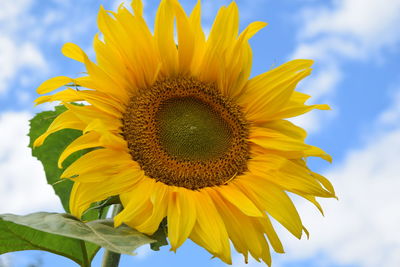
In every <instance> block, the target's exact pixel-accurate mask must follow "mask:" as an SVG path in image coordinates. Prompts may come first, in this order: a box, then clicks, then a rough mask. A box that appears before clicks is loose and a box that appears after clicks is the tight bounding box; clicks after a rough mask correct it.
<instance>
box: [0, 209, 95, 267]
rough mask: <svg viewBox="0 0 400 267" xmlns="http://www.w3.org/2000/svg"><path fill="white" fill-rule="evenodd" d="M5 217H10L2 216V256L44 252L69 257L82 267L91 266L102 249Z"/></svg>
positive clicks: (0, 246) (0, 236)
mask: <svg viewBox="0 0 400 267" xmlns="http://www.w3.org/2000/svg"><path fill="white" fill-rule="evenodd" d="M4 216H10V215H0V254H3V253H7V252H13V251H21V250H43V251H48V252H51V253H55V254H58V255H61V256H64V257H67V258H69V259H71V260H73V261H75V262H76V263H78V264H79V265H81V266H90V262H91V261H92V260H93V258H94V256H95V255H96V253H97V251H98V250H99V249H100V247H99V246H97V245H95V244H92V243H89V242H85V241H83V240H79V239H74V238H69V237H65V236H60V235H54V234H50V233H46V232H43V231H38V230H35V229H32V228H30V227H27V226H24V225H21V224H17V223H14V222H12V221H9V220H3V219H4ZM11 216H13V215H11ZM9 219H11V218H10V217H9Z"/></svg>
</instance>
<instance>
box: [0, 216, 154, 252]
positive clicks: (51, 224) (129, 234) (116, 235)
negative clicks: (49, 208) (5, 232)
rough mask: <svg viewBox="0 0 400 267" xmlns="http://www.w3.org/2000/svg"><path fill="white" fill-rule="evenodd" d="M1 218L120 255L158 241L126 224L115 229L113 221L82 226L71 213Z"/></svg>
mask: <svg viewBox="0 0 400 267" xmlns="http://www.w3.org/2000/svg"><path fill="white" fill-rule="evenodd" d="M0 218H2V219H3V220H4V221H9V222H13V223H15V224H18V225H23V226H27V227H30V228H33V229H36V230H39V231H43V232H46V233H49V234H56V235H59V236H65V237H69V238H75V239H81V240H84V241H88V242H90V243H93V244H96V245H98V246H101V247H104V248H105V249H108V250H110V251H113V252H116V253H120V254H128V255H135V254H134V253H133V250H135V249H136V248H138V247H140V246H142V245H145V244H149V243H153V242H155V240H154V239H151V238H150V237H148V236H146V235H145V234H142V233H140V232H138V231H136V230H134V229H132V228H130V227H128V226H126V225H121V226H120V227H117V228H114V226H113V221H112V220H97V221H91V222H87V223H83V222H82V221H80V220H78V219H77V218H75V217H74V216H72V215H69V214H59V213H46V212H38V213H33V214H29V215H26V216H18V215H11V214H5V215H1V216H0Z"/></svg>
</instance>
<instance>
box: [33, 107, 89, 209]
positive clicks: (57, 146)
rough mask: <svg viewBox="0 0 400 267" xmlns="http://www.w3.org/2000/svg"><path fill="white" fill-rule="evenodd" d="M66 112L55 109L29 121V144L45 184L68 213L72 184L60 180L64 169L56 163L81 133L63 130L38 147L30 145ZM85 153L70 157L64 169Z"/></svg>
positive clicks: (65, 180)
mask: <svg viewBox="0 0 400 267" xmlns="http://www.w3.org/2000/svg"><path fill="white" fill-rule="evenodd" d="M65 110H66V108H65V107H64V106H57V107H55V111H44V112H41V113H39V114H36V116H35V117H34V118H33V119H32V120H31V121H30V131H29V137H30V143H29V147H30V148H32V156H34V157H36V158H37V159H38V160H39V161H40V162H41V163H42V164H43V167H44V171H45V173H46V179H47V183H48V184H50V185H52V186H53V188H54V191H55V193H56V194H57V196H58V197H59V198H60V200H61V203H62V205H63V207H64V209H65V211H67V212H69V195H70V192H71V188H72V184H73V182H72V181H70V180H67V179H63V180H60V176H61V174H62V172H63V171H64V169H59V168H58V167H57V161H58V158H59V156H60V155H61V153H62V151H64V149H65V148H66V147H67V146H68V145H69V144H70V143H71V142H72V141H73V140H75V139H76V138H78V137H79V136H80V135H82V132H81V131H78V130H73V129H65V130H61V131H59V132H56V133H53V134H51V135H50V136H49V137H48V138H47V139H46V141H45V142H44V144H43V145H42V146H40V147H37V148H33V147H32V144H33V142H34V141H35V140H36V138H38V137H39V136H40V135H42V134H43V133H44V132H45V131H46V130H47V128H48V127H49V126H50V124H51V123H52V122H53V120H54V119H55V118H56V117H57V116H58V115H60V114H61V113H63V112H64V111H65ZM84 153H85V151H79V152H76V153H74V154H73V155H71V156H70V157H69V158H68V159H67V160H66V161H65V163H64V167H65V168H66V167H68V166H69V165H70V164H71V163H72V162H74V161H75V160H77V159H78V158H79V157H80V156H82V155H83V154H84Z"/></svg>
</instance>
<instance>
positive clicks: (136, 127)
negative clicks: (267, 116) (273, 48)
mask: <svg viewBox="0 0 400 267" xmlns="http://www.w3.org/2000/svg"><path fill="white" fill-rule="evenodd" d="M122 121H123V136H124V138H125V140H126V141H127V143H128V147H129V150H130V153H131V155H132V158H133V160H135V161H137V162H138V163H139V164H140V166H141V168H142V169H143V170H144V172H145V174H146V175H147V176H148V177H150V178H153V179H156V180H157V181H160V182H163V183H165V184H167V185H173V186H179V187H185V188H188V189H192V190H197V189H201V188H204V187H211V186H217V185H223V184H226V183H227V182H228V181H229V180H232V179H233V178H234V177H235V176H237V175H240V174H242V173H243V172H244V171H246V169H247V160H248V159H249V145H248V141H247V139H248V125H247V122H246V120H245V119H244V116H243V114H242V112H241V110H240V108H239V107H238V106H237V105H236V104H235V103H233V102H232V101H230V100H228V99H226V98H224V97H223V96H222V95H221V94H220V93H219V92H218V90H217V88H216V87H215V86H214V85H212V84H206V83H203V82H200V81H198V80H196V79H194V78H187V77H175V78H169V79H166V80H162V81H158V82H156V83H155V84H154V85H153V86H152V87H151V88H146V89H144V90H141V91H139V92H138V93H137V94H136V95H135V96H134V97H132V99H131V101H130V103H129V105H128V107H127V110H126V112H125V114H124V116H123V119H122Z"/></svg>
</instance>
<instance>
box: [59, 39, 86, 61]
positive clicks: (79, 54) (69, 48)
mask: <svg viewBox="0 0 400 267" xmlns="http://www.w3.org/2000/svg"><path fill="white" fill-rule="evenodd" d="M61 52H62V53H63V55H64V56H66V57H69V58H71V59H73V60H76V61H79V62H81V63H84V62H85V56H84V55H85V53H84V52H83V50H82V49H81V48H80V47H79V46H77V45H76V44H73V43H66V44H64V45H63V47H62V49H61Z"/></svg>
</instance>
